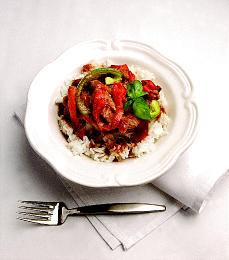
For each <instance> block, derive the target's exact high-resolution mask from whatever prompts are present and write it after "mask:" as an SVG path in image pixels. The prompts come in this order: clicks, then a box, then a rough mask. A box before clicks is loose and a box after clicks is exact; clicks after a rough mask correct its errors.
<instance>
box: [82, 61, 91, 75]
mask: <svg viewBox="0 0 229 260" xmlns="http://www.w3.org/2000/svg"><path fill="white" fill-rule="evenodd" d="M93 69H94V66H93V65H92V64H90V63H89V64H85V65H84V66H83V68H82V70H81V73H84V72H90V71H91V70H93Z"/></svg>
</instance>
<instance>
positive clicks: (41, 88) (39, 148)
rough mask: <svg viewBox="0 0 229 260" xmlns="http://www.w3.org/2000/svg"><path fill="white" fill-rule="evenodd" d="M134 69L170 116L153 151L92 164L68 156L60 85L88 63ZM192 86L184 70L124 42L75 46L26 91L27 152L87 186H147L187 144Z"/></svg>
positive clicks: (193, 113)
mask: <svg viewBox="0 0 229 260" xmlns="http://www.w3.org/2000/svg"><path fill="white" fill-rule="evenodd" d="M107 59H110V60H111V61H112V63H114V64H124V63H127V65H132V64H133V65H139V66H141V67H143V68H145V69H147V70H149V71H152V72H153V73H154V74H155V75H156V77H157V78H158V79H159V80H160V81H161V85H162V88H163V90H164V92H165V95H166V98H167V101H168V104H167V108H166V111H167V114H168V116H169V117H170V123H169V128H168V130H169V133H168V135H167V136H164V137H162V138H161V139H160V140H159V141H158V142H157V143H156V151H154V152H153V153H151V154H148V155H146V156H142V157H141V158H134V159H127V160H124V161H122V162H113V163H102V162H96V161H94V160H92V159H90V158H88V157H86V156H83V157H78V156H73V155H72V153H71V152H70V151H69V150H68V149H67V148H66V140H65V139H64V138H63V135H62V134H61V132H60V130H59V128H58V123H57V118H56V112H57V108H56V106H55V99H56V97H57V96H58V92H59V87H60V84H61V83H62V82H63V81H64V79H65V78H66V77H67V75H69V74H71V73H72V72H73V71H76V72H79V71H80V68H81V67H82V65H84V64H86V63H88V62H89V61H91V60H96V61H98V62H100V61H101V62H103V61H105V60H107ZM191 95H192V85H191V82H190V80H189V79H188V77H187V75H186V74H185V73H184V71H183V70H182V69H181V68H179V67H178V66H177V65H176V64H174V63H173V62H171V61H170V60H168V59H167V58H165V57H164V56H162V55H161V54H159V53H158V52H157V51H155V50H154V49H153V48H151V47H150V46H147V45H145V44H142V43H139V42H133V41H127V40H114V41H105V40H96V41H89V42H84V43H81V44H78V45H76V46H74V47H72V48H71V49H69V50H67V51H66V52H65V53H63V54H62V55H61V56H60V57H59V58H58V59H56V60H55V61H54V62H52V63H51V64H49V65H47V66H46V67H45V68H43V69H42V70H41V71H40V72H39V73H38V75H37V76H36V77H35V79H34V80H33V82H32V84H31V86H30V90H29V93H28V100H27V110H26V118H25V130H26V135H27V137H28V140H29V142H30V144H31V146H32V147H33V149H34V150H35V151H36V152H37V153H38V154H39V155H40V156H41V157H42V158H43V159H45V160H46V161H47V162H48V163H49V164H50V165H51V166H52V167H53V168H54V169H55V170H56V172H58V173H59V174H60V175H61V176H64V177H65V178H67V179H69V180H71V181H73V182H76V183H79V184H82V185H86V186H91V187H115V186H117V187H118V186H132V185H139V184H143V183H148V182H151V181H152V180H154V179H155V178H157V177H159V176H160V175H162V174H163V173H165V172H166V171H167V170H168V169H169V168H170V167H171V166H172V165H173V164H174V163H175V161H176V160H177V158H178V157H179V156H180V155H181V154H182V153H183V152H184V151H185V149H187V148H188V147H189V146H190V145H191V143H192V142H193V140H194V138H195V135H196V128H197V108H196V105H195V103H194V102H193V101H192V98H191Z"/></svg>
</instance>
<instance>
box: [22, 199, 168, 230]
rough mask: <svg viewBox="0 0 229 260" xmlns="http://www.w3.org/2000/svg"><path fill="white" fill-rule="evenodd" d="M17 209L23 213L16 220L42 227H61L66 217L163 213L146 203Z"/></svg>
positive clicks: (35, 205)
mask: <svg viewBox="0 0 229 260" xmlns="http://www.w3.org/2000/svg"><path fill="white" fill-rule="evenodd" d="M18 202H19V203H20V205H19V206H18V208H20V209H23V210H24V211H20V212H17V213H18V214H20V215H25V216H26V217H21V216H18V217H17V219H19V220H23V221H27V222H32V223H37V224H43V225H55V226H56V225H61V224H63V223H64V222H65V220H66V219H67V217H68V216H70V215H76V216H80V215H81V216H82V215H98V214H109V215H117V214H136V213H149V212H161V211H165V210H166V207H165V206H164V205H156V204H148V203H111V204H100V205H90V206H84V207H78V208H74V209H68V208H67V207H66V205H65V204H64V203H63V202H42V201H18Z"/></svg>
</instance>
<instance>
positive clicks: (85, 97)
mask: <svg viewBox="0 0 229 260" xmlns="http://www.w3.org/2000/svg"><path fill="white" fill-rule="evenodd" d="M80 97H81V100H82V101H83V103H84V105H85V106H86V107H87V108H90V104H91V102H92V97H91V94H90V93H89V91H82V93H81V95H80Z"/></svg>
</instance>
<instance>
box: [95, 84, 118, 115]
mask: <svg viewBox="0 0 229 260" xmlns="http://www.w3.org/2000/svg"><path fill="white" fill-rule="evenodd" d="M90 84H91V87H92V88H93V89H95V88H100V89H103V90H104V94H105V99H106V103H107V104H108V105H109V106H110V107H111V108H112V110H113V111H116V107H115V103H114V101H113V99H112V97H111V95H110V94H109V92H108V91H107V89H106V87H105V86H104V85H103V83H101V82H100V81H99V80H96V79H95V80H92V81H91V82H90Z"/></svg>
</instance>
